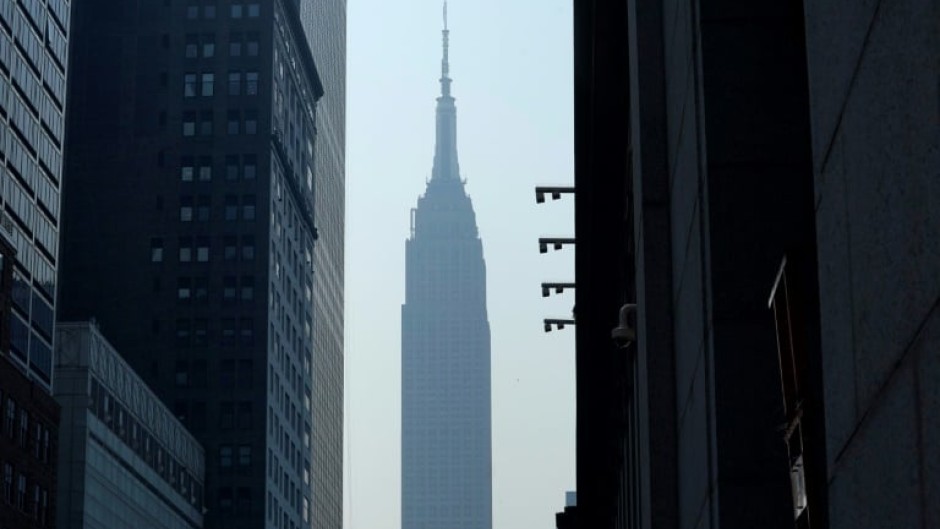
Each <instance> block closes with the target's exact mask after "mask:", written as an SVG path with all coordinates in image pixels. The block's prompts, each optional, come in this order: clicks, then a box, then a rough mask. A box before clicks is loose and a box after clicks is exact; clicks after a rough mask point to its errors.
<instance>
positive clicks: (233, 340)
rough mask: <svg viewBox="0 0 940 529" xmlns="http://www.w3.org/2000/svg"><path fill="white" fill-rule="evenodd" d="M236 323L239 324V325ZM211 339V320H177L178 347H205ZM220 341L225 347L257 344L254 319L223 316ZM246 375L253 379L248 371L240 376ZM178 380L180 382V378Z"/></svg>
mask: <svg viewBox="0 0 940 529" xmlns="http://www.w3.org/2000/svg"><path fill="white" fill-rule="evenodd" d="M181 288H182V287H181ZM186 288H189V287H186ZM236 323H237V324H238V325H237V326H236ZM213 338H214V337H213ZM209 340H210V330H209V320H207V319H205V318H196V319H193V320H189V319H186V318H180V319H178V320H176V345H177V347H180V348H185V347H191V346H194V347H205V346H208V345H209ZM219 343H221V345H222V346H225V347H232V346H234V345H236V344H238V345H242V346H245V347H251V346H253V345H254V344H255V327H254V321H253V320H252V319H251V318H240V319H238V320H236V319H235V318H223V319H222V325H221V333H220V342H219ZM195 367H199V366H195V365H194V368H195ZM245 377H247V378H246V380H251V376H250V375H249V374H246V373H243V374H241V375H240V377H239V378H240V379H241V378H245ZM220 380H221V379H220ZM225 380H227V379H225ZM177 381H178V382H179V380H177Z"/></svg>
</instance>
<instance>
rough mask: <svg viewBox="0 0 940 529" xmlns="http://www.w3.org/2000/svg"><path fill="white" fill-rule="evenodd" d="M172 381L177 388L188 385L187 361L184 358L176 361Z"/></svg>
mask: <svg viewBox="0 0 940 529" xmlns="http://www.w3.org/2000/svg"><path fill="white" fill-rule="evenodd" d="M173 383H174V384H176V387H178V388H185V387H187V386H189V362H187V361H186V360H177V361H176V371H175V372H174V375H173Z"/></svg>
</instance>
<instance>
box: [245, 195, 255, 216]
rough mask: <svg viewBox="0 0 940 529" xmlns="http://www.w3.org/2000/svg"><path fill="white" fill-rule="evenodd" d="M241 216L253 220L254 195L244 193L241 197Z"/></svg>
mask: <svg viewBox="0 0 940 529" xmlns="http://www.w3.org/2000/svg"><path fill="white" fill-rule="evenodd" d="M242 218H243V219H245V220H255V196H254V195H245V196H243V197H242Z"/></svg>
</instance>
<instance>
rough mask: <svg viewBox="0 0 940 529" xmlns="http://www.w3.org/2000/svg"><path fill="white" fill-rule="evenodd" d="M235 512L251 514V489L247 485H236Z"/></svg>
mask: <svg viewBox="0 0 940 529" xmlns="http://www.w3.org/2000/svg"><path fill="white" fill-rule="evenodd" d="M236 512H237V513H238V514H245V515H247V514H251V489H249V488H248V487H238V504H237V505H236Z"/></svg>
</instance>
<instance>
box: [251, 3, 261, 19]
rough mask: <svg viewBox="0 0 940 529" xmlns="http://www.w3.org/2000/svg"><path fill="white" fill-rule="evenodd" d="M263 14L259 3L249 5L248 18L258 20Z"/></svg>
mask: <svg viewBox="0 0 940 529" xmlns="http://www.w3.org/2000/svg"><path fill="white" fill-rule="evenodd" d="M260 14H261V6H260V5H258V4H257V3H250V4H248V18H258V15H260Z"/></svg>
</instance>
